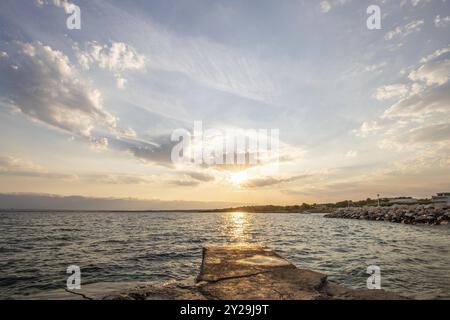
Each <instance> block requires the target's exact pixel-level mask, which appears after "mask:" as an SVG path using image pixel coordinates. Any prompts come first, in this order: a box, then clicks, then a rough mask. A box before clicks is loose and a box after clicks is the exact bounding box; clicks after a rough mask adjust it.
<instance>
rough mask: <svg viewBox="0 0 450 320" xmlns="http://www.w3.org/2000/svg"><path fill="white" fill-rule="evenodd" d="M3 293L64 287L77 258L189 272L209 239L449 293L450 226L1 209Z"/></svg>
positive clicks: (168, 275)
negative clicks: (377, 272)
mask: <svg viewBox="0 0 450 320" xmlns="http://www.w3.org/2000/svg"><path fill="white" fill-rule="evenodd" d="M0 220H1V222H2V223H1V224H0V243H1V246H0V253H1V254H2V255H3V256H2V259H0V268H1V270H2V272H1V277H0V298H7V297H9V296H12V295H15V296H24V295H26V294H29V293H32V292H36V291H39V290H48V289H50V288H61V287H62V286H64V285H65V282H66V277H67V274H66V268H67V266H69V265H72V264H75V265H79V266H80V267H81V270H82V279H83V280H82V281H83V283H92V282H101V281H151V280H161V279H164V280H168V279H186V278H191V277H192V276H195V275H197V273H198V270H199V266H200V263H201V247H202V246H203V245H205V244H225V243H240V242H249V243H264V244H266V245H268V246H270V247H272V248H274V249H276V250H277V251H278V252H279V253H280V254H281V255H282V256H284V257H286V258H287V259H289V260H290V261H291V262H292V263H294V264H295V265H297V266H298V267H300V268H308V269H313V270H317V271H322V272H325V273H327V274H328V275H329V279H330V280H333V281H337V282H340V283H342V284H344V285H347V286H350V287H353V288H364V287H365V285H366V279H367V277H368V274H366V270H367V266H369V265H371V264H375V265H378V266H380V268H381V274H382V286H383V288H385V289H388V290H392V291H397V292H399V293H402V294H406V295H408V296H411V297H416V298H441V299H443V298H447V299H449V298H450V272H449V270H450V254H449V252H450V251H449V250H450V249H449V248H450V246H449V244H450V228H449V227H445V226H438V227H427V226H409V225H402V224H393V223H387V222H374V221H362V220H340V219H325V218H323V216H322V215H317V214H313V215H301V214H238V215H236V216H234V214H233V213H200V212H199V213H176V212H175V213H158V212H154V213H142V212H140V213H138V212H135V213H133V212H131V213H130V212H124V213H121V212H79V213H74V212H70V213H68V212H59V213H58V212H51V213H50V212H34V213H29V212H28V213H27V212H22V213H8V212H3V213H0Z"/></svg>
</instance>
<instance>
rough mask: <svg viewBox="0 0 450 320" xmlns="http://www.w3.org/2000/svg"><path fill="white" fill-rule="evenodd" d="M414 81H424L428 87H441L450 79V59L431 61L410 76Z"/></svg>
mask: <svg viewBox="0 0 450 320" xmlns="http://www.w3.org/2000/svg"><path fill="white" fill-rule="evenodd" d="M409 78H410V79H411V80H413V81H424V82H425V83H426V84H427V85H429V86H431V85H433V84H437V85H441V84H444V83H446V82H447V81H448V79H449V78H450V59H446V60H440V61H429V62H427V63H426V64H424V65H422V66H420V67H419V68H418V69H417V70H414V71H412V72H411V73H410V74H409Z"/></svg>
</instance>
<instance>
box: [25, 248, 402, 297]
mask: <svg viewBox="0 0 450 320" xmlns="http://www.w3.org/2000/svg"><path fill="white" fill-rule="evenodd" d="M30 298H34V299H94V300H102V299H107V300H110V299H113V300H114V299H116V300H124V299H126V300H155V299H169V300H170V299H177V300H178V299H179V300H205V299H206V300H328V299H336V300H349V299H358V300H379V299H387V300H392V299H403V298H402V297H401V296H399V295H397V294H394V293H389V292H386V291H384V290H368V289H357V290H355V289H349V288H346V287H344V286H341V285H339V284H335V283H332V282H330V281H328V280H327V275H325V274H323V273H319V272H315V271H312V270H307V269H300V268H297V267H296V266H295V265H293V264H292V263H290V262H289V261H287V260H285V259H283V258H282V257H281V256H279V255H278V254H277V253H276V252H275V251H273V250H272V249H269V248H267V247H265V246H262V245H233V246H208V247H205V248H203V260H202V264H201V267H200V273H199V275H198V277H197V278H196V279H195V280H192V281H186V282H165V283H161V282H146V283H139V284H136V283H122V284H121V283H118V284H108V283H100V284H91V285H86V286H82V290H79V291H78V290H77V291H74V292H70V291H67V290H56V291H53V292H49V293H46V294H41V295H38V296H33V297H30Z"/></svg>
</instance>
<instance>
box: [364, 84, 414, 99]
mask: <svg viewBox="0 0 450 320" xmlns="http://www.w3.org/2000/svg"><path fill="white" fill-rule="evenodd" d="M408 92H409V89H408V86H407V85H405V84H401V83H398V84H391V85H386V86H382V87H380V88H378V89H377V91H376V92H375V94H374V95H373V97H374V98H375V99H377V100H380V101H383V100H388V99H391V98H395V97H404V96H406V94H407V93H408Z"/></svg>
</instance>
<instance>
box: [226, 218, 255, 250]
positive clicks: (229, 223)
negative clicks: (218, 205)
mask: <svg viewBox="0 0 450 320" xmlns="http://www.w3.org/2000/svg"><path fill="white" fill-rule="evenodd" d="M223 217H224V223H223V224H222V228H221V229H222V234H223V236H224V237H226V238H227V242H233V243H249V242H250V241H251V240H252V234H251V232H250V229H251V224H252V218H253V215H252V214H249V213H246V212H227V213H226V214H224V215H223Z"/></svg>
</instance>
